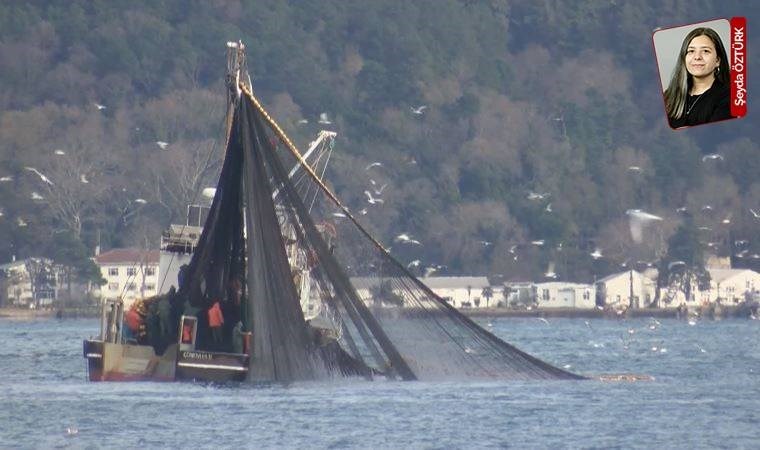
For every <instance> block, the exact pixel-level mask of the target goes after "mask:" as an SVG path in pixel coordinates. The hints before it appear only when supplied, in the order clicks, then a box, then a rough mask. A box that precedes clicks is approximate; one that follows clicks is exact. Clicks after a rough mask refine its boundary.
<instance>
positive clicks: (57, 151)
mask: <svg viewBox="0 0 760 450" xmlns="http://www.w3.org/2000/svg"><path fill="white" fill-rule="evenodd" d="M53 153H55V154H56V155H58V156H63V155H65V154H66V152H64V151H63V150H61V149H60V148H58V149H56V150H55V151H54V152H53Z"/></svg>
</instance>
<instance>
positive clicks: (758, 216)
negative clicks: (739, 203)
mask: <svg viewBox="0 0 760 450" xmlns="http://www.w3.org/2000/svg"><path fill="white" fill-rule="evenodd" d="M749 212H751V213H752V215H753V216H755V219H760V214H758V213H756V212H755V210H754V209H752V208H750V209H749Z"/></svg>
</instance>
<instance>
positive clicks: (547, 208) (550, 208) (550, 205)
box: [544, 203, 552, 212]
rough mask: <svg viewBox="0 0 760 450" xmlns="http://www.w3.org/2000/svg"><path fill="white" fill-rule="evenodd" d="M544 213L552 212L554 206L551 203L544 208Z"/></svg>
mask: <svg viewBox="0 0 760 450" xmlns="http://www.w3.org/2000/svg"><path fill="white" fill-rule="evenodd" d="M544 211H546V212H552V204H551V203H549V204H548V205H546V208H544Z"/></svg>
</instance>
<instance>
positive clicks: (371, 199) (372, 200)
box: [364, 191, 383, 205]
mask: <svg viewBox="0 0 760 450" xmlns="http://www.w3.org/2000/svg"><path fill="white" fill-rule="evenodd" d="M364 194H365V195H366V196H367V201H368V202H369V204H370V205H374V204H375V203H383V199H382V198H374V197H372V194H371V193H370V192H369V191H364Z"/></svg>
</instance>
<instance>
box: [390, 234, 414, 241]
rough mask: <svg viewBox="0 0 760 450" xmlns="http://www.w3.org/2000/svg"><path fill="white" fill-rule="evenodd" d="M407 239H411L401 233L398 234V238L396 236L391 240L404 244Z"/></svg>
mask: <svg viewBox="0 0 760 450" xmlns="http://www.w3.org/2000/svg"><path fill="white" fill-rule="evenodd" d="M409 239H411V237H409V235H408V234H406V233H401V234H399V235H398V236H396V237H395V238H394V239H393V240H394V241H396V242H406V241H408V240H409Z"/></svg>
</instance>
